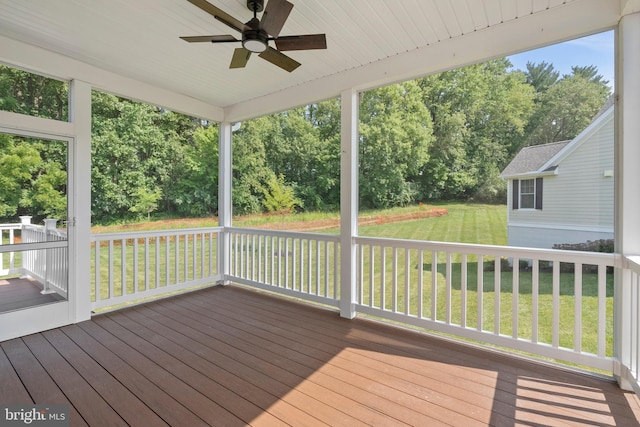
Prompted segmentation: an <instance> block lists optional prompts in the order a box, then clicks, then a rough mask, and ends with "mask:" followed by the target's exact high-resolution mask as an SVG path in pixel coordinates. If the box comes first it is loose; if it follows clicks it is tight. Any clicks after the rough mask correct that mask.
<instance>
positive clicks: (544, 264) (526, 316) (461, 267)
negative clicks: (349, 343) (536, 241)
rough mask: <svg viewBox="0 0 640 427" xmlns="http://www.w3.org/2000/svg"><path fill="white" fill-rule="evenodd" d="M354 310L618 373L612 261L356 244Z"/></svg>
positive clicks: (391, 242)
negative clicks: (615, 355)
mask: <svg viewBox="0 0 640 427" xmlns="http://www.w3.org/2000/svg"><path fill="white" fill-rule="evenodd" d="M356 242H357V244H358V254H359V268H358V301H357V310H358V311H360V312H363V313H366V314H369V315H373V316H377V317H381V318H385V319H388V320H392V321H399V322H403V323H405V324H411V325H415V326H419V327H425V328H429V329H432V330H435V331H439V332H442V333H448V334H453V335H456V336H460V337H464V338H468V339H475V340H480V341H483V342H485V343H488V344H491V345H496V346H502V347H508V348H512V349H515V350H518V351H523V352H528V353H531V354H535V355H538V356H543V357H547V358H553V359H560V360H564V361H567V362H572V363H576V364H579V365H583V366H587V367H591V368H596V369H601V370H605V371H608V372H614V366H615V363H614V360H613V357H612V356H613V340H612V333H611V331H612V330H613V273H612V271H613V267H614V265H616V260H617V259H618V258H617V257H616V256H615V255H613V254H602V253H588V252H573V251H571V252H570V251H557V250H539V249H524V248H515V247H501V246H486V245H469V244H452V243H439V242H425V241H411V240H395V239H380V238H368V237H358V238H356Z"/></svg>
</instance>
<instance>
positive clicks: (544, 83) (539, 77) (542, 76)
mask: <svg viewBox="0 0 640 427" xmlns="http://www.w3.org/2000/svg"><path fill="white" fill-rule="evenodd" d="M525 76H526V78H527V83H529V84H530V85H531V86H533V87H534V88H535V90H536V92H537V93H542V92H545V91H546V90H547V89H549V88H550V87H551V86H553V85H554V84H556V83H557V82H558V79H559V78H560V72H559V71H556V70H555V69H554V67H553V64H548V63H546V62H544V61H542V62H541V63H539V64H536V63H535V62H527V71H525Z"/></svg>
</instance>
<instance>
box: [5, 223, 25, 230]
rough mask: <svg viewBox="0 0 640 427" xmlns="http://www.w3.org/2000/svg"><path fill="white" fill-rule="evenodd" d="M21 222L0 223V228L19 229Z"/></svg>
mask: <svg viewBox="0 0 640 427" xmlns="http://www.w3.org/2000/svg"><path fill="white" fill-rule="evenodd" d="M21 226H22V224H0V230H19V229H20V227H21Z"/></svg>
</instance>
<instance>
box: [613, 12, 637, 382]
mask: <svg viewBox="0 0 640 427" xmlns="http://www.w3.org/2000/svg"><path fill="white" fill-rule="evenodd" d="M638 52H640V13H638V12H636V13H633V14H629V15H626V16H623V18H622V19H621V20H620V25H619V27H618V33H617V50H616V73H617V74H616V94H617V96H618V100H617V101H618V102H617V105H616V107H617V110H616V131H617V134H616V168H617V172H616V220H617V224H616V235H615V242H616V253H620V254H622V255H640V221H638V212H640V193H639V192H638V183H639V182H640V168H639V167H638V164H640V120H639V118H640V79H638V76H639V75H640V54H639V53H638ZM631 285H632V284H631V273H630V272H629V271H628V270H621V269H619V270H618V274H616V282H615V291H614V295H615V301H614V313H615V319H614V343H615V344H614V357H615V358H616V359H617V360H618V361H619V362H620V363H621V365H622V366H621V370H620V372H618V373H616V379H617V380H618V383H619V384H620V387H622V388H624V389H627V390H629V389H631V384H630V382H629V379H628V371H627V369H626V367H628V366H630V363H631V352H632V349H631V342H630V338H631V333H632V327H631V318H632V316H631V315H632V313H631V311H632V308H631V305H630V304H628V302H629V301H630V300H631ZM625 302H626V303H625Z"/></svg>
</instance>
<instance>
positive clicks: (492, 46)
mask: <svg viewBox="0 0 640 427" xmlns="http://www.w3.org/2000/svg"><path fill="white" fill-rule="evenodd" d="M629 1H631V0H629ZM620 6H621V5H620V3H618V2H616V1H602V0H575V1H573V2H569V3H567V4H564V5H562V6H558V7H554V8H552V9H549V10H546V11H542V12H539V13H534V14H531V15H528V16H525V17H521V18H519V19H516V20H512V21H509V22H505V23H502V24H499V25H495V26H493V27H489V28H486V29H483V30H480V31H475V32H473V33H469V34H464V35H462V36H459V37H454V38H452V39H448V40H444V41H441V42H439V43H436V44H432V45H430V46H426V47H423V48H420V49H416V50H413V51H410V52H406V53H403V54H400V55H396V56H393V57H390V58H386V59H384V60H381V61H377V62H374V63H371V64H368V65H366V66H364V67H359V68H355V69H350V70H347V71H345V72H342V73H338V74H335V75H331V76H328V77H325V78H321V79H318V80H316V81H314V82H309V83H306V84H305V85H301V86H296V87H291V88H288V89H285V90H282V91H280V92H277V93H272V94H270V95H266V96H263V97H259V98H255V99H252V100H248V101H245V102H240V103H237V104H234V105H231V106H228V107H226V108H225V120H227V121H230V122H237V121H242V120H246V119H249V118H254V117H260V116H263V115H267V114H272V113H276V112H279V111H284V110H287V109H289V108H292V107H295V106H300V105H305V104H309V103H313V102H318V101H321V100H325V99H330V98H333V97H337V96H338V95H339V94H340V93H341V91H343V90H345V89H348V88H355V89H356V90H359V91H365V90H369V89H373V88H376V87H380V86H384V85H388V84H392V83H396V82H399V81H405V80H410V79H413V78H417V77H420V76H424V75H428V74H433V73H438V72H442V71H446V70H450V69H453V68H456V67H460V66H464V65H469V64H473V63H477V62H481V61H484V60H488V59H493V58H498V57H502V56H507V55H512V54H515V53H519V52H523V51H526V50H530V49H535V48H539V47H542V46H546V45H549V44H553V43H557V42H562V41H566V40H570V39H573V38H576V37H580V36H586V35H589V34H593V33H597V32H600V31H604V30H607V29H610V28H613V27H614V26H615V25H617V23H618V20H619V18H620Z"/></svg>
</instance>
